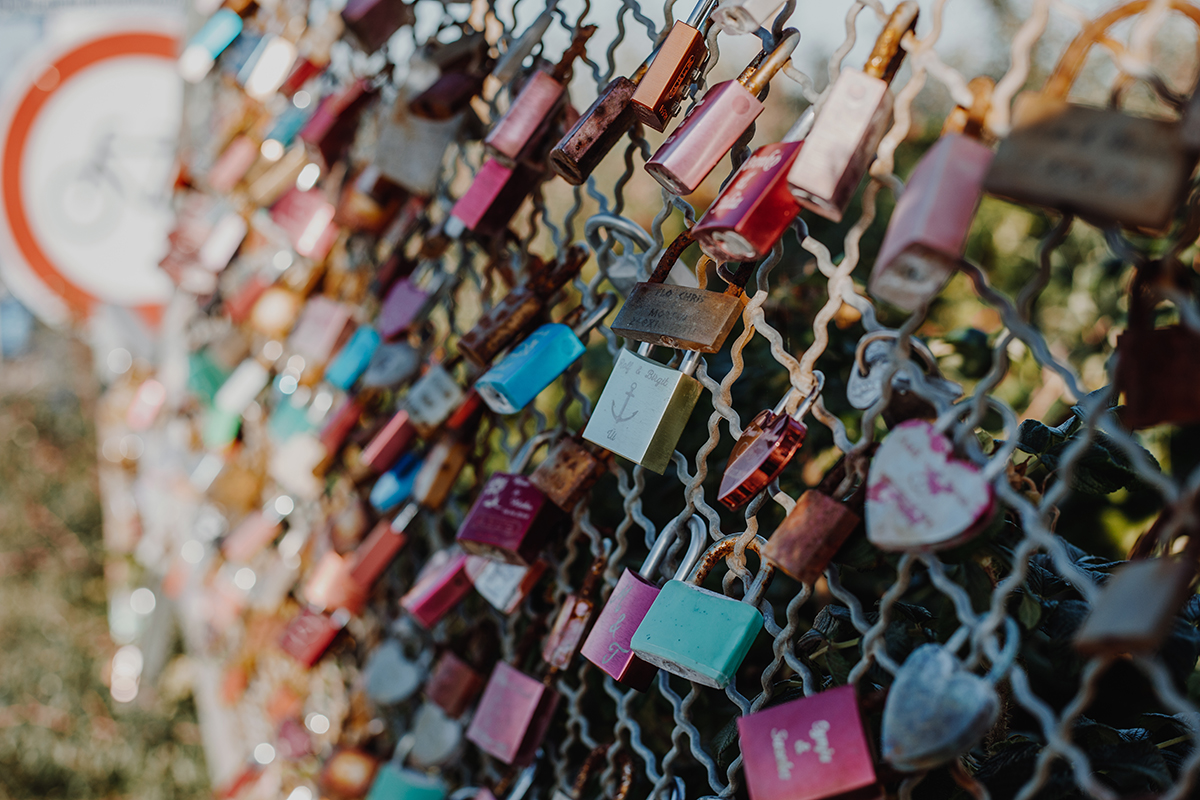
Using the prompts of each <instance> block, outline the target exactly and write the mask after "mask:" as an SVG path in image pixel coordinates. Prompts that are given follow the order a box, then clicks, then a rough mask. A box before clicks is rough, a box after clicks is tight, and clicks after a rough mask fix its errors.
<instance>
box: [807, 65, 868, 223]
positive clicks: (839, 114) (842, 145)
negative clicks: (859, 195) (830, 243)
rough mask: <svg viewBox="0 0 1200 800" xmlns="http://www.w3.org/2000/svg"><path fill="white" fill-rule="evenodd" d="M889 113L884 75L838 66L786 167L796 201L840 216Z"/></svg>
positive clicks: (831, 216)
mask: <svg viewBox="0 0 1200 800" xmlns="http://www.w3.org/2000/svg"><path fill="white" fill-rule="evenodd" d="M891 116H892V91H891V89H889V88H888V84H887V81H884V80H882V79H880V78H875V77H872V76H870V75H867V74H866V73H865V72H862V71H860V70H857V69H843V70H842V71H841V74H839V75H838V79H837V82H836V83H834V85H833V88H832V89H831V90H830V93H829V99H828V100H827V101H826V102H825V107H824V108H823V109H822V110H821V113H820V114H819V115H818V116H817V119H816V121H815V122H814V123H813V128H812V132H811V133H809V134H808V138H807V139H805V141H804V147H802V148H801V149H800V153H799V154H798V155H797V156H796V160H795V161H794V162H793V163H792V168H791V171H789V172H788V184H789V186H790V187H791V190H792V194H793V195H794V196H795V198H796V200H798V201H799V202H800V205H802V206H804V207H805V208H807V209H809V210H811V211H814V212H816V213H817V214H820V215H821V216H822V217H825V218H826V219H830V220H833V221H834V222H841V220H842V215H843V214H844V213H846V206H848V205H849V204H850V200H851V198H853V197H854V192H855V191H856V190H857V189H858V185H859V183H861V182H862V178H863V175H864V174H866V171H867V167H868V166H870V164H871V160H872V159H873V158H874V157H875V150H876V148H878V147H879V141H880V140H881V139H882V138H883V135H884V133H886V132H887V125H888V121H889V120H890V119H891Z"/></svg>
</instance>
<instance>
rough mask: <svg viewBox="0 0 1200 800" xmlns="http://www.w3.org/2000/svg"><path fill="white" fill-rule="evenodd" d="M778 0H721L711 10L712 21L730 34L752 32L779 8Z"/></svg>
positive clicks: (764, 24) (781, 6) (770, 17)
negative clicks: (715, 7)
mask: <svg viewBox="0 0 1200 800" xmlns="http://www.w3.org/2000/svg"><path fill="white" fill-rule="evenodd" d="M781 8H783V3H781V2H780V0H721V4H720V5H719V6H717V10H716V11H714V12H713V22H714V23H716V24H717V25H720V26H721V27H722V28H724V29H725V30H726V31H728V32H729V33H732V34H749V33H754V32H755V31H757V30H758V29H759V28H769V27H770V25H769V24H768V23H769V22H770V21H771V19H772V18H773V17H774V16H775V14H776V12H778V11H779V9H781Z"/></svg>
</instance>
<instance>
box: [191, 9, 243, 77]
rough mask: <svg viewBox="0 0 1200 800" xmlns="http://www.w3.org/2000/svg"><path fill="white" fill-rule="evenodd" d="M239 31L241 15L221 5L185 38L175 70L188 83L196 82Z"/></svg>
mask: <svg viewBox="0 0 1200 800" xmlns="http://www.w3.org/2000/svg"><path fill="white" fill-rule="evenodd" d="M241 32H242V18H241V17H239V16H238V15H237V13H235V12H233V11H230V10H229V9H228V8H222V9H220V10H219V11H217V13H215V14H213V15H212V16H211V17H209V18H208V21H207V22H205V23H204V25H203V27H201V28H200V30H198V31H196V33H195V35H193V36H192V38H191V39H190V40H188V43H187V47H185V48H183V54H182V55H180V56H179V74H180V75H182V76H183V79H184V80H185V81H188V82H189V83H199V82H200V81H201V80H203V79H204V76H205V75H207V74H208V71H209V70H211V69H212V66H213V64H215V63H216V61H217V56H219V55H221V53H223V52H225V48H227V47H229V45H230V44H231V43H232V42H233V40H234V39H236V38H237V37H238V34H240V33H241Z"/></svg>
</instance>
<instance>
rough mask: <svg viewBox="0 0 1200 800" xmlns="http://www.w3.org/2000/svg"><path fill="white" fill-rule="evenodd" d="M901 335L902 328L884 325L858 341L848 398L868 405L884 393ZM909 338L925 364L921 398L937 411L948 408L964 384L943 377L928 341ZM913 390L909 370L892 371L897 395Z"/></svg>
mask: <svg viewBox="0 0 1200 800" xmlns="http://www.w3.org/2000/svg"><path fill="white" fill-rule="evenodd" d="M899 335H900V334H899V331H894V330H887V329H884V330H878V331H873V332H871V333H868V334H867V335H866V336H864V337H862V339H860V340H859V341H858V347H857V348H856V349H855V351H854V368H853V369H851V371H850V379H849V380H848V381H847V382H846V399H847V400H848V401H849V402H850V405H851V406H853V407H854V408H858V409H864V410H865V409H868V408H870V407H871V406H873V405H875V404H876V403H877V402H879V398H880V397H882V396H883V376H884V374H885V373H886V372H887V371H888V364H889V362H890V361H891V360H892V353H893V352H894V350H895V348H896V344H895V343H896V339H897V338H898V337H899ZM908 341H909V347H910V348H911V349H912V352H913V353H915V354H916V355H917V357H918V358H919V359H920V360H921V361H922V362H924V364H925V386H924V387H923V388H924V389H925V390H926V391H925V392H923V393H922V394H921V395H920V399H923V400H926V401H927V402H928V403H929V404H931V405H932V406H934V408H935V410H936V411H939V412H940V411H944V410H945V409H946V408H947V407H949V406H950V404H952V403H953V402H954V401H955V400H957V399H958V398H960V397H962V387H961V386H959V385H958V384H957V383H955V382H953V381H950V380H947V379H946V378H943V377H942V373H941V370H940V369H939V368H938V364H937V359H936V358H934V357H933V353H932V352H930V350H929V348H928V347H926V346H925V344H924V342H921V341H920V340H918V339H913V338H910V339H909V340H908ZM930 390H932V393H931V391H930ZM911 393H912V379H911V378H910V377H909V375H908V374H906V373H905V372H903V371H900V370H898V371H896V372H895V373H894V374H893V375H892V397H893V399H895V398H897V395H907V394H911Z"/></svg>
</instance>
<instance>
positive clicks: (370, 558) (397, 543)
mask: <svg viewBox="0 0 1200 800" xmlns="http://www.w3.org/2000/svg"><path fill="white" fill-rule="evenodd" d="M419 510H420V507H419V506H417V504H416V503H409V504H408V505H407V506H405V507H404V509H403V510H402V511H400V513H399V514H397V515H396V516H395V517H394V518H392V519H390V520H389V519H381V520H380V521H379V524H377V525H376V526H375V528H374V529H373V530H372V531H371V533H370V534H368V535H367V538H365V539H363V540H362V542H361V543H360V544H359V545H358V547H356V548H355V550H354V556H353V558H352V559H351V561H350V579H351V580H353V581H354V582H355V583H356V584H358V585H359V586H360V587H361V588H362V590H363V591H364V592H365V591H368V590H370V588H371V587H372V586H374V585H375V582H376V581H377V580H379V577H380V576H381V575H383V573H384V571H385V570H387V568H388V567H389V566H390V565H391V563H392V562H393V561H395V559H396V556H397V555H398V554H399V553H400V551H401V550H402V549H404V545H405V544H407V543H408V534H407V533H406V531H407V530H408V526H409V525H410V524H411V523H412V521H413V519H414V518H415V517H416V516H417V512H418V511H419Z"/></svg>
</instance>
